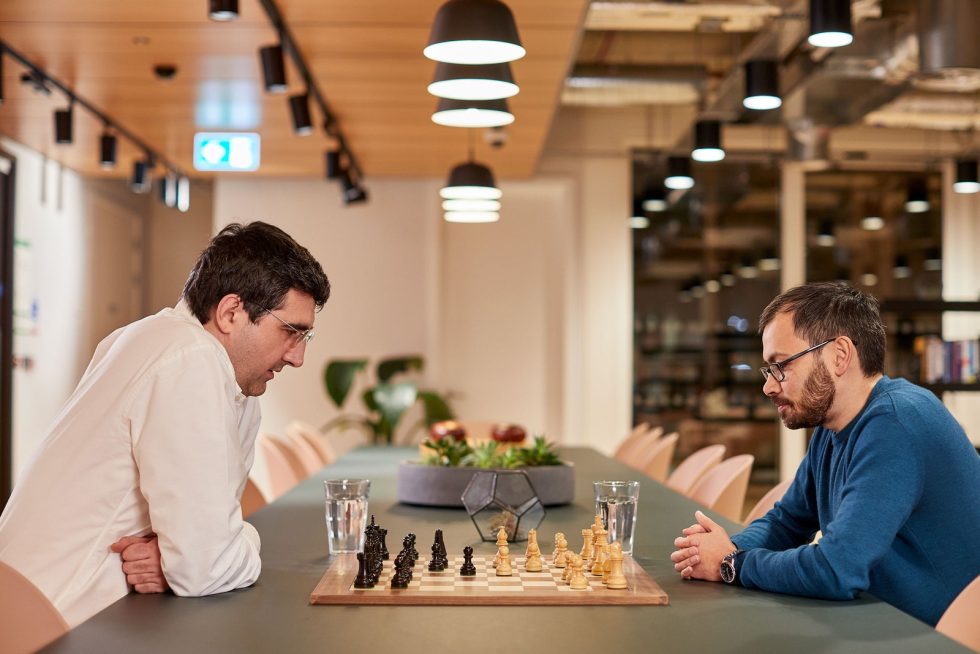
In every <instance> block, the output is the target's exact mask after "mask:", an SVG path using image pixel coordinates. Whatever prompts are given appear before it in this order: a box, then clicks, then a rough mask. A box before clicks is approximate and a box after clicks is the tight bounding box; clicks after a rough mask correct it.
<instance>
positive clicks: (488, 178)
mask: <svg viewBox="0 0 980 654" xmlns="http://www.w3.org/2000/svg"><path fill="white" fill-rule="evenodd" d="M439 195H440V197H442V199H443V200H499V199H500V197H501V196H502V195H503V193H501V191H500V189H499V188H497V184H496V182H495V181H494V179H493V172H492V171H491V170H490V169H489V168H488V167H487V166H484V165H483V164H480V163H476V162H475V161H467V162H466V163H461V164H459V165H457V166H455V167H454V168H453V169H452V170H451V171H450V172H449V181H447V182H446V185H445V186H444V187H443V188H442V189H441V190H440V191H439Z"/></svg>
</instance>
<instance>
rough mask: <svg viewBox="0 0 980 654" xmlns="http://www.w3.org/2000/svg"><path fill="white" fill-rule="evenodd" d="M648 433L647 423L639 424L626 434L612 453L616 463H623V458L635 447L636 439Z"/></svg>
mask: <svg viewBox="0 0 980 654" xmlns="http://www.w3.org/2000/svg"><path fill="white" fill-rule="evenodd" d="M648 431H650V423H649V422H641V423H640V424H638V425H636V426H635V427H633V429H632V430H631V431H630V433H628V434H626V438H624V439H623V440H621V441H620V442H619V445H618V446H617V447H616V451H615V452H614V453H613V457H614V458H615V459H616V460H617V461H623V460H624V459H623V457H624V456H625V455H626V454H628V453H629V450H630V448H631V447H633V446H634V445H635V443H636V439H638V438H639V437H640V436H642V435H643V434H645V433H647V432H648Z"/></svg>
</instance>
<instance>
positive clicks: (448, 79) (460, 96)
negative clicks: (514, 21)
mask: <svg viewBox="0 0 980 654" xmlns="http://www.w3.org/2000/svg"><path fill="white" fill-rule="evenodd" d="M519 90H520V89H519V88H518V86H517V84H515V83H514V76H513V74H512V73H511V70H510V64H509V63H506V62H505V63H501V64H482V65H476V66H465V65H463V64H447V63H445V62H441V61H440V62H439V64H438V65H437V66H436V73H435V76H434V78H433V80H432V83H431V84H429V93H431V94H432V95H434V96H437V97H440V98H449V99H450V100H498V99H501V98H510V97H513V96H515V95H517V92H518V91H519Z"/></svg>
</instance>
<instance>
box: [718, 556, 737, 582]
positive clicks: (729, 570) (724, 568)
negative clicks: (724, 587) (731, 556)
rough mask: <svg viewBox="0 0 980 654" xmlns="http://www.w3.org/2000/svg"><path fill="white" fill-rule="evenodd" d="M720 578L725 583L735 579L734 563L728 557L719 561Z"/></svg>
mask: <svg viewBox="0 0 980 654" xmlns="http://www.w3.org/2000/svg"><path fill="white" fill-rule="evenodd" d="M721 579H722V581H724V582H725V583H726V584H730V583H732V582H733V581H735V565H734V564H733V563H732V562H731V561H729V560H728V559H725V560H724V561H722V562H721Z"/></svg>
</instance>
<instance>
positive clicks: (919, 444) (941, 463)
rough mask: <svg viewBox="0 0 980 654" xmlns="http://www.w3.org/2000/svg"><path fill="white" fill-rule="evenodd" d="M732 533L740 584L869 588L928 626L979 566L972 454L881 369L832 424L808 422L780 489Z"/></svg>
mask: <svg viewBox="0 0 980 654" xmlns="http://www.w3.org/2000/svg"><path fill="white" fill-rule="evenodd" d="M818 529H819V530H821V531H822V532H823V537H822V539H821V540H820V541H819V543H818V544H816V545H810V544H809V543H810V541H811V540H812V539H813V536H814V534H815V533H816V531H817V530H818ZM732 541H733V542H734V543H735V545H736V546H737V547H738V548H739V549H741V550H746V551H745V553H744V554H741V555H739V556H738V557H737V559H736V569H737V571H738V580H739V582H740V583H741V584H742V585H743V586H745V587H747V588H760V589H763V590H767V591H773V592H777V593H788V594H793V595H805V596H809V597H818V598H823V599H837V600H844V599H852V598H854V597H856V596H857V595H858V594H859V593H861V592H862V591H868V592H869V593H871V594H873V595H875V596H876V597H878V598H879V599H882V600H884V601H886V602H888V603H889V604H892V605H894V606H896V607H898V608H900V609H901V610H903V611H905V612H907V613H910V614H912V615H913V616H915V617H917V618H919V619H920V620H923V621H925V622H928V623H929V624H930V625H935V624H936V622H937V621H938V620H939V618H940V617H941V616H942V614H943V612H944V611H945V610H946V607H948V606H949V604H950V602H952V601H953V600H954V599H955V598H956V596H957V595H958V594H959V593H960V591H961V590H963V588H964V587H965V586H966V585H967V584H968V583H970V582H971V581H973V579H974V578H975V577H977V575H980V457H978V456H977V453H976V451H975V450H974V448H973V446H972V445H971V444H970V442H969V440H968V439H967V438H966V434H964V432H963V429H962V428H961V427H960V426H959V424H958V423H957V422H956V420H955V419H954V418H953V416H952V415H950V413H949V411H947V410H946V407H944V406H943V404H942V403H941V402H940V401H939V400H938V399H937V398H936V397H935V396H934V395H933V394H932V393H930V392H929V391H926V390H924V389H922V388H920V387H918V386H915V385H913V384H910V383H909V382H907V381H905V380H904V379H889V378H888V377H883V378H882V379H881V380H880V381H879V382H878V383H877V384H876V385H875V387H874V389H873V390H872V392H871V395H870V396H869V397H868V401H867V403H866V404H865V406H864V408H863V409H862V410H861V412H860V413H858V415H857V416H856V417H855V418H854V419H853V420H852V421H851V422H850V423H849V424H848V425H847V426H846V427H845V428H844V429H843V430H842V431H841V432H840V433H835V432H833V431H830V430H828V429H825V428H823V427H817V428H816V429H815V430H814V433H813V438H812V440H811V441H810V446H809V448H808V449H807V454H806V457H805V458H804V459H803V462H802V463H801V464H800V467H799V469H798V470H797V471H796V478H795V479H794V481H793V483H792V484H791V485H790V487H789V490H787V491H786V495H785V496H784V497H783V499H782V500H781V501H780V502H778V503H777V504H776V506H775V507H773V509H772V510H771V511H769V513H767V514H766V515H765V516H763V517H762V518H760V519H758V520H756V521H755V522H753V523H752V524H751V525H749V526H748V527H746V529H745V530H744V531H742V533H740V534H738V535H736V536H733V537H732Z"/></svg>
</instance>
